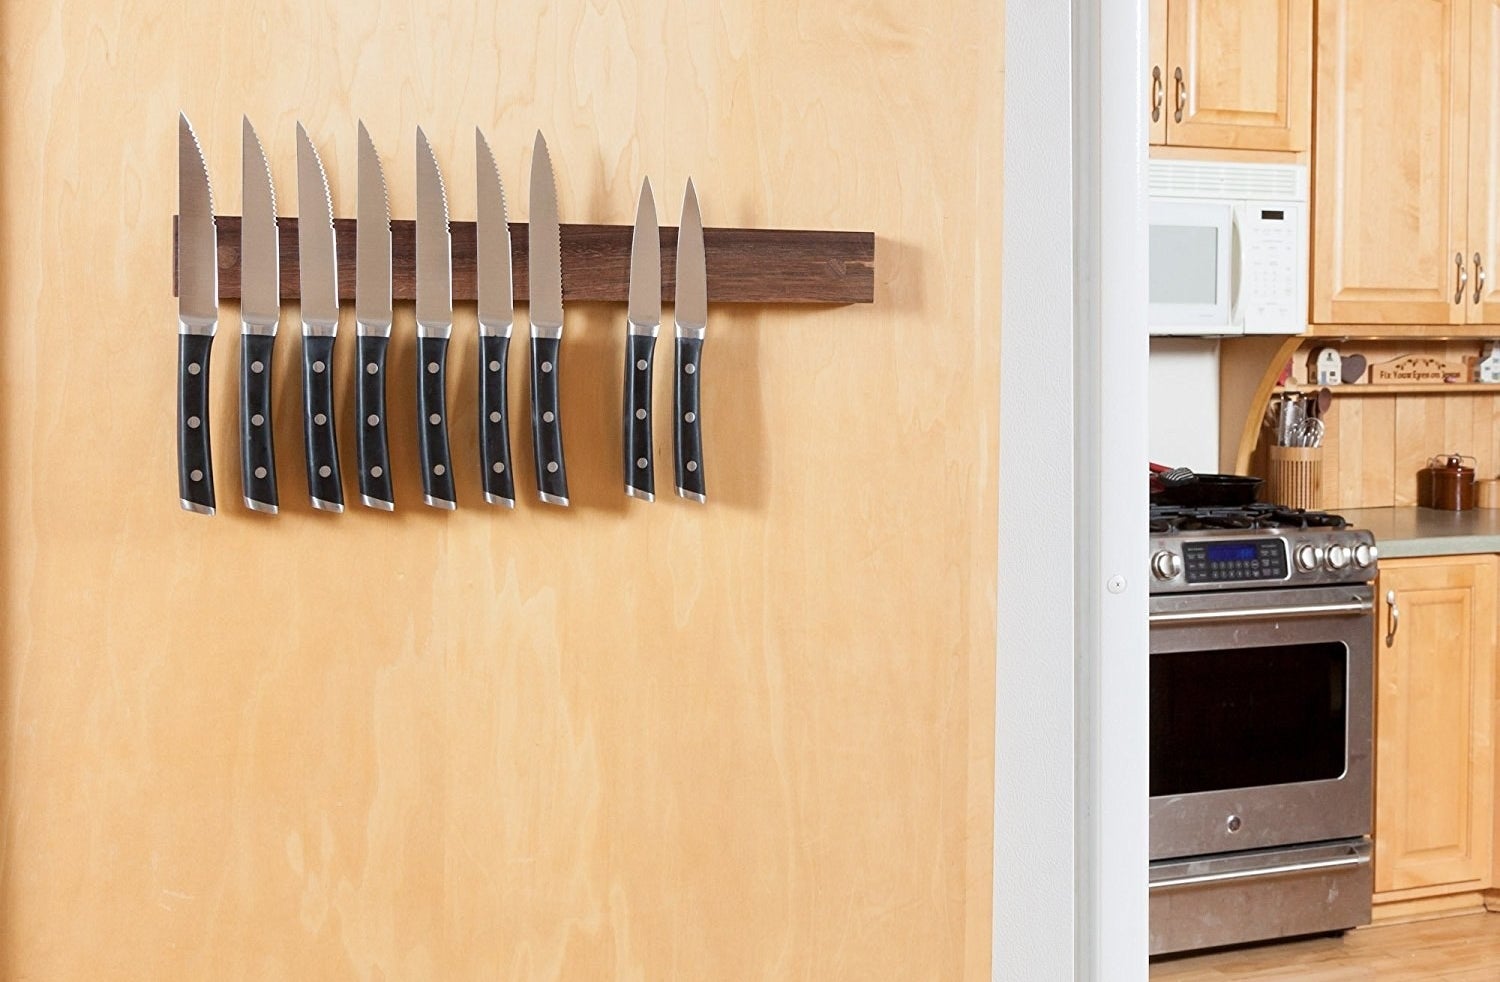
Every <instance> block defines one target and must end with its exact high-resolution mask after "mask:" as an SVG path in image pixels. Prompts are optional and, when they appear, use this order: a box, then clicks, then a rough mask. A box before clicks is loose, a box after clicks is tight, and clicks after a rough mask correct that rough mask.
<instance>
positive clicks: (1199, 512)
mask: <svg viewBox="0 0 1500 982" xmlns="http://www.w3.org/2000/svg"><path fill="white" fill-rule="evenodd" d="M1346 525H1348V523H1347V522H1345V521H1344V519H1343V518H1341V517H1340V516H1338V515H1333V514H1330V513H1328V512H1322V511H1306V510H1304V509H1301V508H1287V507H1285V506H1282V505H1272V504H1254V505H1242V506H1234V507H1199V508H1186V507H1181V506H1175V505H1152V506H1151V521H1150V529H1151V534H1153V535H1164V534H1166V533H1169V532H1201V531H1204V530H1206V529H1314V528H1320V529H1340V528H1344V527H1345V526H1346Z"/></svg>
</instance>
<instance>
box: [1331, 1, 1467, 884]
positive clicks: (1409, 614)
mask: <svg viewBox="0 0 1500 982" xmlns="http://www.w3.org/2000/svg"><path fill="white" fill-rule="evenodd" d="M1354 2H1356V3H1366V2H1368V0H1354ZM1495 570H1496V560H1495V557H1493V556H1460V557H1449V558H1442V559H1406V560H1382V561H1381V563H1380V579H1379V583H1378V594H1379V597H1380V605H1379V611H1380V616H1379V617H1378V618H1377V620H1378V624H1377V625H1376V636H1375V661H1376V672H1375V679H1376V693H1375V716H1376V723H1375V834H1374V839H1375V893H1376V898H1375V899H1376V901H1377V902H1379V901H1383V900H1401V899H1413V898H1416V897H1421V896H1430V895H1436V894H1440V893H1445V892H1453V891H1455V890H1473V889H1482V888H1484V887H1487V886H1489V884H1490V882H1491V870H1490V854H1491V836H1492V834H1493V830H1492V827H1491V823H1492V815H1493V812H1492V808H1493V798H1494V788H1493V782H1494V766H1493V754H1494V751H1493V739H1492V736H1491V727H1492V726H1493V718H1494V717H1493V699H1494V696H1493V691H1494V671H1495V603H1496V600H1495V593H1496V586H1495V576H1496V573H1495ZM1392 595H1394V604H1393V603H1392V600H1391V599H1390V598H1391V596H1392ZM1393 605H1394V607H1395V608H1396V609H1397V610H1399V619H1398V620H1393V617H1392V606H1393ZM1393 629H1394V632H1393V633H1392V631H1393Z"/></svg>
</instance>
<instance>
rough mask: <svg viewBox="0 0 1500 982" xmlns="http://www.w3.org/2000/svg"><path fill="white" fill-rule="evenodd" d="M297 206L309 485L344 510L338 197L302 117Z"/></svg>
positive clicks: (315, 499) (323, 501)
mask: <svg viewBox="0 0 1500 982" xmlns="http://www.w3.org/2000/svg"><path fill="white" fill-rule="evenodd" d="M297 210H298V217H297V248H298V252H299V256H298V263H299V270H300V274H301V281H302V295H301V301H302V417H303V419H302V429H303V436H304V439H305V442H306V446H307V490H308V496H309V497H310V498H311V499H312V504H313V507H314V508H317V509H319V510H321V511H329V512H342V511H343V510H344V487H343V479H342V477H341V475H340V473H339V451H338V439H337V437H336V436H335V430H334V423H333V349H334V342H335V341H336V340H337V338H338V330H339V283H338V262H337V258H336V254H335V246H334V238H333V198H332V196H331V195H330V193H329V191H328V178H327V176H326V175H325V174H324V173H323V161H322V160H321V159H319V157H318V151H317V148H316V147H314V146H313V143H312V139H311V138H310V137H309V136H308V135H307V130H306V129H305V128H304V127H303V126H302V124H301V123H298V124H297Z"/></svg>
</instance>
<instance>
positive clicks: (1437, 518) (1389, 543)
mask: <svg viewBox="0 0 1500 982" xmlns="http://www.w3.org/2000/svg"><path fill="white" fill-rule="evenodd" d="M1336 512H1337V514H1339V515H1342V516H1343V517H1344V520H1345V521H1347V522H1348V523H1349V524H1350V525H1353V526H1354V527H1355V528H1364V529H1369V530H1370V531H1371V532H1373V533H1375V545H1376V546H1377V547H1378V548H1379V549H1380V558H1381V559H1399V558H1401V557H1404V556H1458V555H1464V554H1466V553H1481V552H1500V508H1471V509H1469V510H1468V511H1442V510H1440V509H1437V508H1416V507H1408V508H1353V509H1349V510H1347V511H1346V510H1344V509H1337V510H1336Z"/></svg>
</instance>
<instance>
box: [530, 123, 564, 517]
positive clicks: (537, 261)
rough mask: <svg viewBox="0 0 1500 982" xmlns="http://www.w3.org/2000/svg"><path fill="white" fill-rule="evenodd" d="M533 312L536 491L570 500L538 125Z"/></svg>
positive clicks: (550, 207)
mask: <svg viewBox="0 0 1500 982" xmlns="http://www.w3.org/2000/svg"><path fill="white" fill-rule="evenodd" d="M527 273H528V278H529V279H528V282H529V286H530V301H529V306H530V313H531V446H532V454H533V457H534V458H535V461H536V488H537V495H538V496H539V497H540V498H541V500H542V501H543V502H545V503H547V504H549V505H562V506H564V507H566V506H567V504H568V471H567V466H566V463H565V461H564V458H563V440H562V409H561V406H560V395H559V393H560V391H561V390H560V386H559V384H558V377H559V367H558V356H559V355H560V353H561V351H562V332H563V305H562V242H561V229H560V228H559V226H558V217H557V188H556V185H555V184H554V182H553V177H552V157H551V155H549V154H548V152H547V141H546V140H545V139H543V137H542V133H541V131H540V130H538V131H537V134H536V141H535V142H534V143H533V144H532V148H531V217H530V224H529V227H528V228H527Z"/></svg>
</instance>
